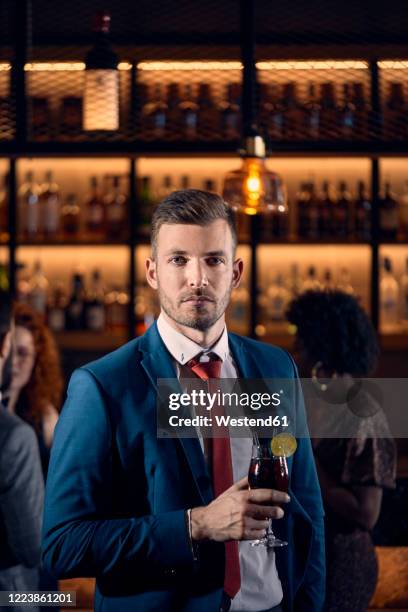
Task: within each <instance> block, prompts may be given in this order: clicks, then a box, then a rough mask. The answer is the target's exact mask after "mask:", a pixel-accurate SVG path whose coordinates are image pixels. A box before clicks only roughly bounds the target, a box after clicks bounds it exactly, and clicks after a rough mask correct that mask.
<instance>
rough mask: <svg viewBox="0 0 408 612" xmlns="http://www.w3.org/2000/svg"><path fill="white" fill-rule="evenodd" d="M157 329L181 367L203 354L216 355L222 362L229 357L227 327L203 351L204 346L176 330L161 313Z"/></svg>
mask: <svg viewBox="0 0 408 612" xmlns="http://www.w3.org/2000/svg"><path fill="white" fill-rule="evenodd" d="M157 329H158V330H159V334H160V336H161V338H162V340H163V342H164V344H165V345H166V348H167V350H168V351H169V353H170V354H171V355H172V356H173V357H174V359H175V360H176V361H177V362H178V363H180V364H181V365H184V364H186V363H188V362H189V361H190V359H193V357H196V356H197V355H198V354H199V353H203V352H204V354H205V353H206V352H208V353H209V352H211V353H215V354H216V355H217V357H219V358H220V359H221V360H222V361H225V360H226V359H227V358H228V356H229V348H228V332H227V327H226V326H225V327H224V331H223V332H222V334H221V336H220V337H219V339H218V340H217V342H216V343H215V344H214V345H213V346H211V347H209V348H208V349H203V347H202V346H200V345H199V344H197V343H196V342H194V341H193V340H190V338H187V336H184V334H182V333H181V332H179V331H177V330H176V329H174V328H173V327H172V326H171V325H170V323H168V321H166V319H165V318H164V316H163V314H162V313H160V315H159V318H158V319H157Z"/></svg>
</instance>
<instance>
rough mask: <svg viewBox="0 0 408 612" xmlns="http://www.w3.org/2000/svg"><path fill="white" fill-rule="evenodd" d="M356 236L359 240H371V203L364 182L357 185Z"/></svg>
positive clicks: (355, 205) (355, 203)
mask: <svg viewBox="0 0 408 612" xmlns="http://www.w3.org/2000/svg"><path fill="white" fill-rule="evenodd" d="M354 235H355V237H356V238H357V239H358V240H363V241H369V240H371V202H370V199H369V197H368V195H367V191H366V187H365V184H364V182H363V181H359V182H358V184H357V198H356V200H355V202H354Z"/></svg>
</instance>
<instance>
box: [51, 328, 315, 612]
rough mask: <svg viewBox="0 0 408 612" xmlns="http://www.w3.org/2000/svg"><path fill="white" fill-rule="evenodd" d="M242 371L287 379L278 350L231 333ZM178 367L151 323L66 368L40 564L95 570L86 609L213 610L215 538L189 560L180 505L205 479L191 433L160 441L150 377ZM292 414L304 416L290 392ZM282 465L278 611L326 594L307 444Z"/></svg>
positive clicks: (286, 364) (220, 568) (202, 495)
mask: <svg viewBox="0 0 408 612" xmlns="http://www.w3.org/2000/svg"><path fill="white" fill-rule="evenodd" d="M229 344H230V349H231V351H232V354H233V357H234V360H235V362H236V364H237V366H238V369H239V370H240V373H241V376H242V377H244V378H262V377H263V378H273V377H278V378H293V377H296V376H297V372H296V367H295V365H294V363H293V361H292V359H291V357H290V356H289V355H288V354H287V353H286V352H285V351H283V350H281V349H279V348H277V347H274V346H270V345H266V344H262V343H260V342H256V341H254V340H250V339H247V338H243V337H240V336H236V335H235V334H230V335H229ZM175 376H176V373H175V371H174V368H173V364H172V360H171V358H170V355H169V353H168V352H167V350H166V348H165V346H164V344H163V341H162V340H161V337H160V335H159V333H158V331H157V327H156V325H153V326H152V327H151V328H150V329H149V330H148V331H147V332H146V334H145V335H144V336H142V337H140V338H137V339H136V340H132V341H131V342H129V343H128V344H126V345H125V346H123V347H121V348H120V349H118V350H116V351H114V352H113V353H110V354H109V355H107V356H105V357H103V358H102V359H99V360H98V361H95V362H93V363H91V364H89V365H87V366H84V367H83V368H80V369H79V370H77V371H76V372H74V374H73V376H72V378H71V381H70V385H69V388H68V397H67V400H66V403H65V406H64V408H63V411H62V414H61V417H60V419H59V422H58V424H57V428H56V432H55V440H54V445H53V449H52V453H51V461H50V467H49V472H48V480H47V487H46V501H45V516H44V527H43V562H44V564H45V566H46V567H47V568H48V569H49V571H51V572H52V573H54V574H55V575H56V576H57V577H59V578H70V577H78V576H95V577H96V593H95V610H96V611H101V612H102V611H103V612H109V611H117V612H119V611H120V612H125V611H126V610H129V611H130V610H140V611H143V612H149V611H156V610H160V611H162V612H166V611H175V612H182V611H183V612H212V611H214V612H215V611H218V610H219V604H220V600H221V594H222V586H223V576H224V545H223V544H221V543H217V542H206V543H202V544H200V560H199V562H195V561H194V560H193V556H192V553H191V550H190V546H189V540H188V534H187V530H186V525H185V516H184V510H185V509H186V508H191V507H195V506H200V505H204V504H208V503H209V502H210V501H211V499H212V498H213V494H212V490H211V482H210V478H209V475H208V472H207V467H206V464H205V460H204V456H203V453H202V450H201V447H200V443H199V441H198V439H197V438H193V439H181V438H179V439H177V438H176V439H174V438H173V439H158V438H157V435H156V396H157V388H156V384H157V379H158V378H174V377H175ZM296 403H297V406H296V410H297V413H298V417H299V418H300V419H304V407H303V400H302V394H301V392H300V390H299V389H298V394H297V402H296ZM298 444H299V445H298V450H297V452H296V453H295V455H294V456H293V458H291V460H290V461H289V469H290V470H291V490H290V495H291V502H290V504H289V507H288V508H287V509H286V512H285V517H284V518H283V519H281V520H279V521H275V523H274V530H275V532H276V535H277V536H278V537H282V538H284V539H286V540H288V542H289V545H288V546H287V547H285V548H283V549H281V550H278V551H277V553H276V562H277V567H278V572H279V576H280V579H281V581H282V585H283V590H284V597H285V601H286V606H287V609H288V610H296V611H298V610H299V611H302V612H303V611H304V612H306V611H310V612H318V611H319V610H321V608H322V606H323V599H324V582H325V577H324V567H325V564H324V539H323V538H324V536H323V509H322V502H321V496H320V490H319V485H318V481H317V476H316V470H315V465H314V461H313V456H312V451H311V445H310V441H309V440H308V439H300V440H299V441H298Z"/></svg>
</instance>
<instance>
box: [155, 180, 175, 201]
mask: <svg viewBox="0 0 408 612" xmlns="http://www.w3.org/2000/svg"><path fill="white" fill-rule="evenodd" d="M175 189H176V188H175V186H174V185H173V181H172V178H171V176H170V174H166V175H165V176H164V177H163V182H162V184H161V185H160V186H159V188H158V189H157V194H156V196H157V197H156V199H157V201H158V202H161V201H162V200H164V199H165V198H167V196H168V195H170V194H171V193H172V191H175Z"/></svg>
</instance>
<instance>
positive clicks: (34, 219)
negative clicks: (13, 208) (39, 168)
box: [19, 171, 40, 240]
mask: <svg viewBox="0 0 408 612" xmlns="http://www.w3.org/2000/svg"><path fill="white" fill-rule="evenodd" d="M39 195H40V189H39V187H38V185H37V184H36V183H35V182H34V175H33V173H32V172H31V171H30V172H27V174H26V176H25V181H24V183H23V184H22V185H21V187H20V190H19V200H20V219H21V226H22V228H23V232H22V233H23V236H24V239H25V240H38V239H39V237H40V202H39Z"/></svg>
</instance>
